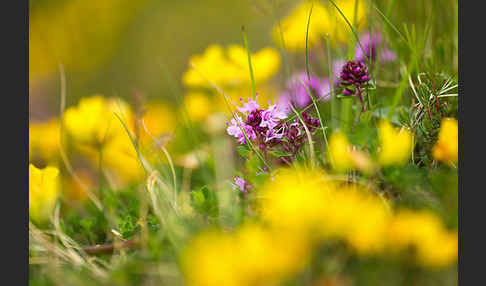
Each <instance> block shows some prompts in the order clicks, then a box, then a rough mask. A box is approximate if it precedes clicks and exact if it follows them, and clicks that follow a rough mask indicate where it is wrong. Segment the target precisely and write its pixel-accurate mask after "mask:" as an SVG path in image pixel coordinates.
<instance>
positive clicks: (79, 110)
mask: <svg viewBox="0 0 486 286" xmlns="http://www.w3.org/2000/svg"><path fill="white" fill-rule="evenodd" d="M115 114H118V115H119V116H120V117H121V118H122V120H123V121H124V123H125V124H126V125H127V127H128V128H132V126H133V112H132V111H131V108H130V106H129V105H128V104H127V103H125V102H124V101H122V100H121V99H117V98H109V99H105V98H104V97H103V96H102V95H95V96H92V97H84V98H81V100H80V101H79V104H78V105H77V106H73V107H70V108H68V109H67V110H66V112H65V113H64V124H65V127H66V130H67V131H68V132H69V134H71V136H72V137H73V138H74V140H75V141H77V143H89V144H95V145H97V144H101V143H102V142H103V140H104V139H106V141H109V140H110V139H111V138H113V137H116V136H120V135H121V134H125V133H126V131H125V129H124V128H123V125H122V124H121V123H120V122H119V120H118V118H117V117H116V116H115ZM125 135H126V134H125ZM105 136H106V137H105Z"/></svg>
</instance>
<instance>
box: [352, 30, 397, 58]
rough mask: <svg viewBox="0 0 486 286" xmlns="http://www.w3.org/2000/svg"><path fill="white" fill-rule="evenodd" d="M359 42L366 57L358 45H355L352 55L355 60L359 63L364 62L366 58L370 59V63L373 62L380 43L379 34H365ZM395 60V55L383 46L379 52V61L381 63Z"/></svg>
mask: <svg viewBox="0 0 486 286" xmlns="http://www.w3.org/2000/svg"><path fill="white" fill-rule="evenodd" d="M359 41H360V43H361V45H362V46H363V49H364V51H365V53H366V55H365V54H363V50H362V49H361V47H360V46H359V44H356V49H355V53H354V58H355V60H357V61H360V62H365V61H366V57H370V59H371V62H375V60H376V55H377V52H378V48H379V47H380V45H381V43H382V37H381V34H379V33H373V34H372V35H370V34H369V33H366V34H363V35H362V36H361V37H360V38H359ZM396 58H397V56H396V54H395V53H394V52H393V51H391V50H390V49H388V47H387V45H385V44H384V45H383V49H382V50H381V53H380V61H382V62H387V61H394V60H395V59H396Z"/></svg>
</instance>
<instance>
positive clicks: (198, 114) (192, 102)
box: [184, 92, 214, 122]
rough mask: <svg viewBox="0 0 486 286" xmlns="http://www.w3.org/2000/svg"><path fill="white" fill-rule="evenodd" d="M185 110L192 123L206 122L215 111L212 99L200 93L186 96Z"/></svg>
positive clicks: (191, 93)
mask: <svg viewBox="0 0 486 286" xmlns="http://www.w3.org/2000/svg"><path fill="white" fill-rule="evenodd" d="M184 108H185V109H186V111H187V113H188V116H189V118H190V119H191V120H192V121H195V122H199V121H203V120H205V119H206V118H207V117H208V116H209V115H210V114H211V113H212V111H213V110H214V107H213V103H212V102H211V98H210V97H209V96H208V95H206V94H204V93H200V92H190V93H188V94H186V96H184Z"/></svg>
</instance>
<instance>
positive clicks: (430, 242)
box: [388, 210, 457, 267]
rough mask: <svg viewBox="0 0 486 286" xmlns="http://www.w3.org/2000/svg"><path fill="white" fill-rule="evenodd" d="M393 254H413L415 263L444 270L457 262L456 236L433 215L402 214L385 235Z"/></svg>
mask: <svg viewBox="0 0 486 286" xmlns="http://www.w3.org/2000/svg"><path fill="white" fill-rule="evenodd" d="M388 240H389V247H390V249H391V250H392V251H395V252H400V251H409V248H410V247H412V248H413V249H414V250H415V251H416V256H415V257H416V259H417V262H418V263H420V264H421V265H424V266H429V267H444V266H448V265H450V264H452V263H454V262H455V261H456V260H457V232H448V231H447V230H446V229H445V228H444V226H443V225H442V223H441V221H440V220H439V218H438V217H437V216H436V215H434V214H433V213H430V212H427V211H422V212H412V211H407V210H401V211H399V212H398V213H397V214H396V215H395V218H394V219H393V222H392V223H391V225H390V228H389V232H388Z"/></svg>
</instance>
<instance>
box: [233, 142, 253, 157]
mask: <svg viewBox="0 0 486 286" xmlns="http://www.w3.org/2000/svg"><path fill="white" fill-rule="evenodd" d="M236 150H237V151H238V154H240V156H241V157H243V158H246V157H248V154H250V152H251V150H250V149H249V148H248V146H246V145H240V146H238V147H236Z"/></svg>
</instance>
